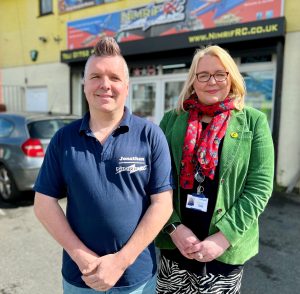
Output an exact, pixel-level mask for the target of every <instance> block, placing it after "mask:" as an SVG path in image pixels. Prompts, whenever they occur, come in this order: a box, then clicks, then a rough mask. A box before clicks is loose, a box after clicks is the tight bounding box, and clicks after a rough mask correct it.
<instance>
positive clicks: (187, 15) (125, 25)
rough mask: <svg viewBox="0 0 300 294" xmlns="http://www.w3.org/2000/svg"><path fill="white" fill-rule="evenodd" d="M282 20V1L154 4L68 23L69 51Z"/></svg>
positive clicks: (189, 0) (209, 0)
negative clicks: (110, 41) (103, 42)
mask: <svg viewBox="0 0 300 294" xmlns="http://www.w3.org/2000/svg"><path fill="white" fill-rule="evenodd" d="M94 2H96V1H94ZM281 16H283V0H206V1H199V0H169V1H153V2H151V3H149V4H148V5H146V6H142V7H136V8H132V9H127V10H121V11H117V12H114V13H111V14H105V15H98V16H95V17H90V18H86V19H80V20H76V21H70V22H68V24H67V34H68V36H67V37H68V49H71V50H73V49H78V48H85V47H92V46H94V45H95V43H96V42H97V40H98V39H99V37H101V36H112V37H114V38H116V39H117V41H118V42H127V41H136V40H143V39H146V38H149V37H161V36H170V35H175V34H182V33H188V32H194V31H201V30H207V29H215V28H220V27H223V26H228V25H238V24H243V23H248V22H254V21H263V20H270V19H273V18H278V17H281Z"/></svg>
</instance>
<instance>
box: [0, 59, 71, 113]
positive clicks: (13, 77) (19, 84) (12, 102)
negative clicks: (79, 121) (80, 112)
mask: <svg viewBox="0 0 300 294" xmlns="http://www.w3.org/2000/svg"><path fill="white" fill-rule="evenodd" d="M2 82H3V96H4V100H6V101H5V102H6V106H7V110H8V111H14V110H20V111H21V110H24V109H21V108H20V105H22V104H23V106H24V107H23V108H25V102H24V101H23V102H22V100H25V94H26V93H25V92H26V89H30V88H34V87H46V88H47V90H48V111H52V112H58V113H69V107H70V103H69V97H70V87H69V85H70V82H69V67H68V66H67V65H66V64H61V63H57V62H56V63H46V64H38V65H28V66H25V67H12V68H6V69H3V71H2Z"/></svg>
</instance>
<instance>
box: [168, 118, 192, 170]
mask: <svg viewBox="0 0 300 294" xmlns="http://www.w3.org/2000/svg"><path fill="white" fill-rule="evenodd" d="M187 119H188V113H187V112H184V113H182V114H180V115H179V116H178V117H177V119H176V120H175V122H174V126H173V132H172V138H171V148H172V153H173V157H174V163H175V166H176V171H177V174H178V175H179V173H180V164H181V158H182V147H183V143H184V137H185V133H186V128H187Z"/></svg>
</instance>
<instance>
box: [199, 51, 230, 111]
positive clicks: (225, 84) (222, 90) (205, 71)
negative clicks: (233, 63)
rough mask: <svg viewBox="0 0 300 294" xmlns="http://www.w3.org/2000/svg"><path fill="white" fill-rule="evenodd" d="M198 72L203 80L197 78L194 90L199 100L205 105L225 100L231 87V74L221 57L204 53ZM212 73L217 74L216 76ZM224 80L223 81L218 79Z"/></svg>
mask: <svg viewBox="0 0 300 294" xmlns="http://www.w3.org/2000/svg"><path fill="white" fill-rule="evenodd" d="M196 74H197V75H198V79H200V80H207V79H208V77H210V78H209V80H208V81H206V82H203V81H202V82H201V81H199V80H198V79H197V77H196V78H195V81H194V83H193V87H194V90H195V92H196V94H197V96H198V99H199V101H200V102H201V103H202V104H205V105H212V104H215V103H217V102H220V101H223V100H224V99H225V98H226V97H227V96H228V94H229V91H230V88H231V79H230V75H227V73H226V70H225V68H224V66H223V65H222V63H221V61H220V59H219V58H218V57H216V56H210V55H204V56H203V57H202V58H201V60H200V61H199V63H198V66H197V71H196ZM210 75H215V78H214V77H213V76H210ZM216 79H217V80H223V79H224V80H223V81H216Z"/></svg>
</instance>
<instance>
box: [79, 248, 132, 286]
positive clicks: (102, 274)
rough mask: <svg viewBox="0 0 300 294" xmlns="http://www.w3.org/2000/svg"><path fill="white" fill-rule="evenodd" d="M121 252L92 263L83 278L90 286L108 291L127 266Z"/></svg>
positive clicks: (85, 270) (84, 272)
mask: <svg viewBox="0 0 300 294" xmlns="http://www.w3.org/2000/svg"><path fill="white" fill-rule="evenodd" d="M127 266H128V265H127V264H126V261H125V260H124V259H122V257H121V256H120V254H119V253H118V252H117V253H115V254H108V255H105V256H102V257H99V258H97V259H96V260H94V262H92V263H90V264H89V265H88V267H87V268H85V269H84V270H83V271H82V273H83V276H82V279H83V281H84V282H85V283H86V285H88V286H89V287H90V288H92V289H95V290H98V291H107V290H109V289H110V288H112V287H113V286H114V285H115V284H116V283H117V281H118V280H119V279H120V277H121V276H122V275H123V273H124V271H125V270H126V268H127Z"/></svg>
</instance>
